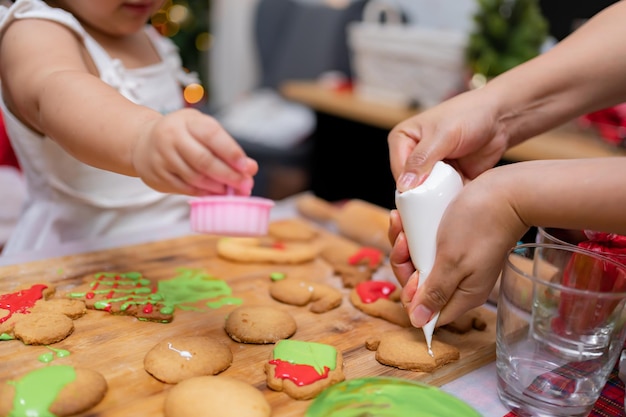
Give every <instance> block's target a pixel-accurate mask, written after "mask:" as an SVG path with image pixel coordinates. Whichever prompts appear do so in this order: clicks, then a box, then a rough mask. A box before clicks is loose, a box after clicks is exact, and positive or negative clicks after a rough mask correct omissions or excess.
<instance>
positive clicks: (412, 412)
mask: <svg viewBox="0 0 626 417" xmlns="http://www.w3.org/2000/svg"><path fill="white" fill-rule="evenodd" d="M339 416H341V417H363V416H377V417H397V416H411V417H420V416H454V417H480V414H478V412H476V410H474V409H473V408H472V407H470V406H469V405H467V404H466V403H464V402H463V401H461V400H460V399H458V398H456V397H454V396H452V395H450V394H447V393H445V392H443V391H441V390H439V389H438V388H436V387H433V386H429V385H425V384H421V383H417V382H413V381H408V380H404V379H400V378H382V377H381V378H357V379H351V380H348V381H344V382H340V383H338V384H336V385H334V386H332V387H330V388H328V389H326V390H325V391H324V392H322V393H321V394H320V395H319V396H318V397H317V398H315V400H313V401H312V402H311V404H310V405H309V407H308V408H307V410H306V414H305V417H339Z"/></svg>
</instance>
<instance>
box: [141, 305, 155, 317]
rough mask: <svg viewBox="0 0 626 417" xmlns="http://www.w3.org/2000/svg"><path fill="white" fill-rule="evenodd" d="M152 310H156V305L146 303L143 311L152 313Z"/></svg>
mask: <svg viewBox="0 0 626 417" xmlns="http://www.w3.org/2000/svg"><path fill="white" fill-rule="evenodd" d="M152 310H154V307H153V306H152V304H150V303H148V304H146V305H145V306H144V308H143V312H144V313H146V314H150V313H152Z"/></svg>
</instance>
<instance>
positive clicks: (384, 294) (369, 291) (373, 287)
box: [356, 281, 396, 304]
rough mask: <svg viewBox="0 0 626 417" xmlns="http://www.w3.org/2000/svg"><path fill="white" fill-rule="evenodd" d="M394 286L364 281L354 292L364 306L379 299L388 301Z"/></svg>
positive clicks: (386, 283)
mask: <svg viewBox="0 0 626 417" xmlns="http://www.w3.org/2000/svg"><path fill="white" fill-rule="evenodd" d="M395 289H396V286H395V285H394V284H392V283H391V282H386V281H365V282H361V283H360V284H358V285H357V286H356V292H357V294H358V295H359V297H360V298H361V301H362V302H364V303H365V304H369V303H373V302H374V301H376V300H378V299H379V298H385V299H389V294H391V293H392V292H394V291H395Z"/></svg>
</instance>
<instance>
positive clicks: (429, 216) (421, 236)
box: [396, 161, 463, 356]
mask: <svg viewBox="0 0 626 417" xmlns="http://www.w3.org/2000/svg"><path fill="white" fill-rule="evenodd" d="M461 188H463V180H462V179H461V176H460V175H459V173H458V172H456V170H455V169H454V168H452V167H451V166H450V165H448V164H446V163H445V162H441V161H439V162H437V163H436V164H435V166H434V167H433V170H432V172H431V173H430V175H429V176H428V178H426V181H424V182H423V183H422V184H420V185H419V186H417V187H415V188H413V189H411V190H408V191H405V192H403V193H400V192H398V191H396V207H397V208H398V212H399V213H400V218H401V219H402V225H403V227H404V233H405V235H406V238H407V243H408V246H409V253H410V255H411V260H412V261H413V265H414V266H415V269H416V270H418V271H419V282H418V287H419V286H421V285H422V284H423V283H424V281H426V279H427V278H428V275H429V274H430V271H431V270H432V268H433V264H434V263H435V254H436V251H437V229H438V228H439V222H440V221H441V217H442V216H443V213H444V211H445V210H446V208H447V207H448V204H450V201H452V199H453V198H454V197H455V196H456V195H457V194H458V193H459V191H460V190H461ZM438 318H439V312H437V314H435V316H434V317H433V318H432V319H431V320H430V321H429V322H428V323H426V324H425V325H424V326H423V327H422V330H423V331H424V337H425V338H426V343H427V344H428V353H429V354H430V356H433V351H432V349H431V345H432V339H433V332H434V331H435V325H436V324H437V319H438Z"/></svg>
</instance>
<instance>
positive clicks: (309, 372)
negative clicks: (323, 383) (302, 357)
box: [270, 359, 330, 387]
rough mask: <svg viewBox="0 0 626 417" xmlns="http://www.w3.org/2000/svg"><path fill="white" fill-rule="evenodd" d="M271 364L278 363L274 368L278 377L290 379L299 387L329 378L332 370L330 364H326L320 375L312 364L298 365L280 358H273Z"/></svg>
mask: <svg viewBox="0 0 626 417" xmlns="http://www.w3.org/2000/svg"><path fill="white" fill-rule="evenodd" d="M270 364H272V365H276V369H275V370H274V376H275V377H276V378H281V379H288V380H290V381H291V382H293V383H294V384H296V385H297V386H299V387H301V386H303V385H311V384H312V383H314V382H315V381H319V380H321V379H323V378H327V377H328V373H329V372H330V369H329V368H328V366H325V367H324V372H323V373H322V374H321V375H320V374H319V373H318V372H317V371H316V370H315V368H314V367H312V366H311V365H298V364H293V363H290V362H286V361H281V360H280V359H272V360H271V361H270Z"/></svg>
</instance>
